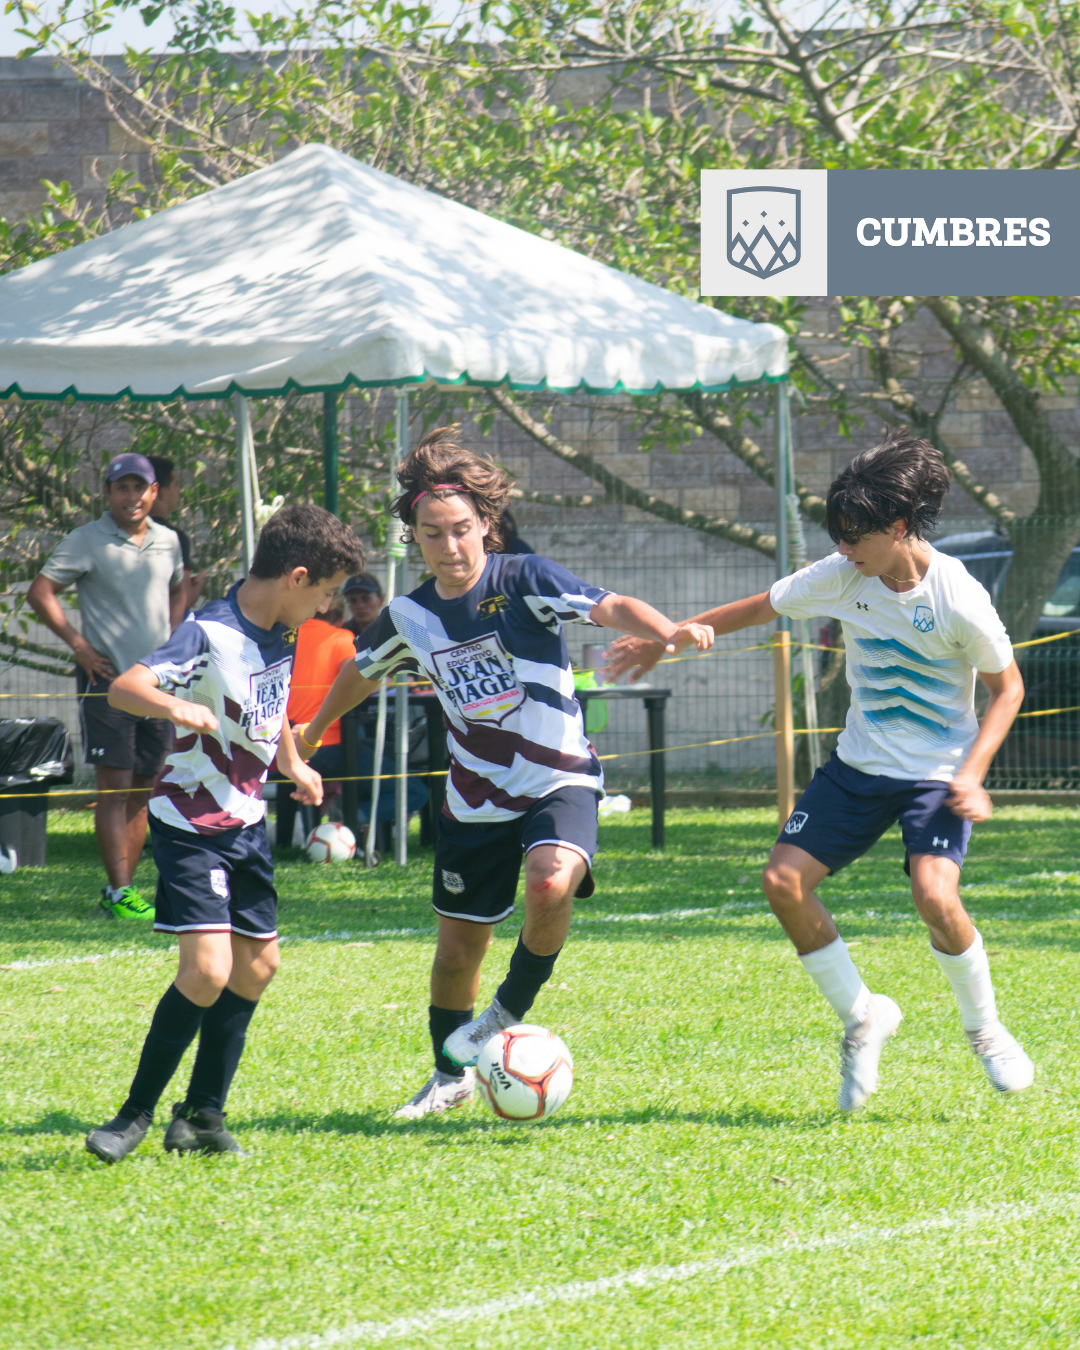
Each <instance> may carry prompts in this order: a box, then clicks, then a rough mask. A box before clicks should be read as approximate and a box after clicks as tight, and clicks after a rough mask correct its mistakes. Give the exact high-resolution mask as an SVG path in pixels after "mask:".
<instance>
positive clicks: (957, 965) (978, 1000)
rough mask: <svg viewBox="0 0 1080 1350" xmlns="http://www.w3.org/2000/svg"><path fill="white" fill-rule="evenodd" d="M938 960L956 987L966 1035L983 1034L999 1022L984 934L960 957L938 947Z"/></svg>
mask: <svg viewBox="0 0 1080 1350" xmlns="http://www.w3.org/2000/svg"><path fill="white" fill-rule="evenodd" d="M930 950H931V951H932V952H933V953H934V960H935V961H936V962H937V963H938V965H939V966H940V967H941V969H942V971H943V972H944V974H945V978H946V979H947V980H948V981H949V983H950V984H951V985H952V990H953V993H954V994H955V995H956V1002H957V1004H958V1005H959V1008H960V1021H961V1023H962V1024H963V1028H964V1030H965V1031H982V1030H983V1028H984V1027H988V1026H989V1025H990V1024H991V1023H992V1022H996V1021H997V1020H998V1015H997V1003H996V1002H995V1000H994V984H993V981H992V980H991V979H990V962H989V961H988V960H987V959H986V948H985V947H984V946H983V940H982V934H981V933H980V932H979V930H978V929H977V928H976V929H975V941H974V942H973V943H972V944H971V946H970V947H969V948H968V949H967V951H966V952H961V953H960V955H959V956H950V955H949V954H948V952H939V951H938V949H937V948H936V947H934V946H931V948H930Z"/></svg>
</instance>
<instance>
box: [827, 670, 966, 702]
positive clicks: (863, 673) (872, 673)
mask: <svg viewBox="0 0 1080 1350" xmlns="http://www.w3.org/2000/svg"><path fill="white" fill-rule="evenodd" d="M851 670H852V674H853V675H857V676H858V677H859V679H860V680H904V681H910V683H911V684H913V685H914V686H915V687H916V688H917V689H920V690H922V692H923V693H924V694H944V695H945V696H946V697H948V696H949V695H952V694H955V693H956V692H957V689H958V686H957V685H956V684H953V683H952V682H951V681H949V680H939V679H938V678H937V676H936V675H927V673H926V672H925V671H923V670H909V669H908V668H907V666H852V668H851Z"/></svg>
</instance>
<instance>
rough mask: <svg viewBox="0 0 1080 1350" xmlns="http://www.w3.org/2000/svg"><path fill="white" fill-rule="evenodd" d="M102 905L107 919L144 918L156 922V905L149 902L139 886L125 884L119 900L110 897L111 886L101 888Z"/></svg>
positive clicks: (146, 921)
mask: <svg viewBox="0 0 1080 1350" xmlns="http://www.w3.org/2000/svg"><path fill="white" fill-rule="evenodd" d="M100 907H101V909H102V910H103V911H104V913H105V917H106V918H107V919H142V920H143V921H144V922H145V923H153V922H154V906H153V905H150V904H147V902H146V901H145V900H144V899H143V897H142V895H141V893H140V892H139V889H138V887H137V886H125V887H124V889H123V890H122V891H121V892H120V897H119V899H117V900H110V899H109V888H108V887H107V886H103V887H102V888H101V902H100Z"/></svg>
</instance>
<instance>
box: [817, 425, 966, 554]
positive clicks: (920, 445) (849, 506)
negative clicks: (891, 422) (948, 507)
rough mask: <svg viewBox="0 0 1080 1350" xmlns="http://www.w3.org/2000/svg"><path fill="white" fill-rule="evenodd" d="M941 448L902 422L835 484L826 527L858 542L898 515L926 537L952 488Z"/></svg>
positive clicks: (835, 537) (836, 537) (836, 538)
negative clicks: (901, 424)
mask: <svg viewBox="0 0 1080 1350" xmlns="http://www.w3.org/2000/svg"><path fill="white" fill-rule="evenodd" d="M949 482H950V480H949V470H948V468H947V467H946V464H945V460H944V459H943V458H942V454H941V451H940V450H938V449H936V448H935V447H934V446H932V445H931V444H930V442H929V441H926V440H923V439H922V438H921V437H920V436H916V435H915V434H914V433H913V432H911V431H910V430H908V428H907V427H896V428H894V429H893V430H892V431H890V432H889V433H888V434H887V435H886V436H885V438H884V439H883V440H882V441H881V442H880V443H879V444H878V445H875V446H874V447H873V449H871V450H864V451H863V452H862V454H860V455H856V456H855V458H854V459H853V460H852V461H851V463H850V464H849V465H848V466H847V468H846V469H844V470H843V471H842V472H841V473H840V474H839V475H838V477H837V478H836V480H835V481H834V482H833V485H832V487H831V488H829V496H828V501H827V503H826V508H825V527H826V529H827V530H828V531H829V537H830V538H831V539H832V541H833V543H834V544H838V543H840V542H841V541H843V542H844V543H845V544H854V543H855V542H856V541H857V540H859V539H861V538H862V537H863V535H865V534H879V533H882V532H884V531H885V530H888V529H889V527H890V526H892V525H894V524H895V523H896V521H898V520H902V521H904V522H906V524H907V531H908V535H909V536H910V537H911V538H913V539H925V538H926V535H927V533H928V532H929V531H931V530H933V528H934V526H935V525H936V524H937V522H938V517H939V516H940V515H941V506H942V503H943V502H944V500H945V494H946V492H948V490H949Z"/></svg>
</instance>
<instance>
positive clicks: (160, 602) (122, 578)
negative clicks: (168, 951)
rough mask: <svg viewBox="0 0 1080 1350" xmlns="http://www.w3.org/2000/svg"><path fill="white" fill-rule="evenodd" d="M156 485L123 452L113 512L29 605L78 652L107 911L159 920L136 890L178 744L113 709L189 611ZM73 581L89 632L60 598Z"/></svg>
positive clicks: (112, 472)
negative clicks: (125, 683)
mask: <svg viewBox="0 0 1080 1350" xmlns="http://www.w3.org/2000/svg"><path fill="white" fill-rule="evenodd" d="M157 493H158V485H157V482H156V478H155V474H154V470H153V466H152V465H151V464H150V461H149V460H148V459H146V458H145V457H144V456H143V455H137V454H131V453H129V454H123V455H117V456H116V458H115V459H113V460H112V462H111V463H110V464H109V467H108V469H107V471H106V473H105V505H106V506H107V507H108V510H107V511H106V513H105V515H103V516H101V517H100V519H98V520H94V521H91V522H90V523H89V524H88V525H80V526H79V528H78V529H77V530H72V532H71V533H70V534H69V535H68V537H67V538H66V539H65V540H64V541H63V543H62V544H61V545H60V546H59V548H57V550H56V552H55V553H54V554H53V555H52V557H51V558H50V559H49V561H48V562H47V563H46V564H45V566H44V567H43V568H42V569H41V572H40V573H39V575H38V576H37V577H36V578H35V580H34V583H33V585H32V586H31V587H30V593H29V595H28V596H27V599H28V600H29V602H30V606H31V608H32V609H33V610H34V612H35V613H36V614H37V615H38V617H39V618H40V619H41V621H42V623H44V624H46V625H47V626H48V627H49V628H51V629H52V631H53V632H54V633H55V634H56V635H57V637H59V638H62V639H63V640H64V641H65V642H66V643H67V644H68V646H69V647H70V648H71V650H72V651H73V652H74V653H75V660H76V661H77V662H78V664H79V670H78V672H77V675H76V680H77V687H78V691H79V693H80V694H82V695H83V698H82V699H81V700H80V704H79V707H80V720H81V722H82V732H83V749H84V752H85V755H86V762H87V763H88V764H93V765H94V767H95V769H96V770H97V786H98V792H99V793H100V794H101V795H100V796H99V797H98V802H97V808H96V814H95V820H94V823H95V826H96V829H97V841H98V848H99V849H100V850H101V857H102V861H103V862H104V864H105V871H106V874H107V876H108V885H107V886H106V887H105V888H104V889H103V890H102V892H101V907H102V909H103V910H104V911H105V913H106V914H107V915H109V916H110V917H111V918H115V919H144V920H147V919H148V920H151V921H152V920H153V917H154V910H153V907H152V906H151V905H148V904H147V903H146V901H145V900H144V899H143V897H142V896H141V895H140V894H139V892H138V890H137V889H136V888H135V886H134V885H133V884H132V882H133V880H134V876H135V868H136V866H137V865H138V861H139V855H140V854H141V853H142V849H143V844H144V842H145V840H146V805H147V801H148V799H149V792H150V788H152V787H153V785H154V781H155V779H156V778H157V776H158V774H159V773H160V772H161V767H162V765H163V764H164V762H165V756H166V754H167V753H168V751H169V750H170V749H171V747H172V725H171V723H169V722H167V721H160V720H158V719H155V718H142V717H133V716H132V715H131V714H130V713H126V712H121V711H120V710H119V709H117V708H110V707H109V701H108V698H107V694H108V690H109V685H110V683H111V682H112V680H113V679H114V678H115V676H117V675H118V674H120V672H121V671H124V670H127V669H128V668H129V667H130V666H133V665H135V664H136V662H138V661H139V660H141V659H142V657H144V656H146V655H147V653H149V652H152V651H154V650H155V649H156V648H158V647H160V646H161V645H162V644H163V643H164V642H166V641H167V639H168V637H169V634H170V633H171V632H172V630H173V629H174V628H175V627H176V625H177V624H178V623H179V622H180V620H181V619H182V618H183V615H184V587H183V581H184V567H183V560H182V557H181V553H180V541H179V539H178V538H177V537H176V535H175V534H174V533H173V531H172V530H170V529H169V528H168V527H167V526H165V525H159V524H156V523H155V522H154V521H153V520H151V518H150V511H151V508H152V507H153V505H154V502H155V500H156V498H157ZM73 582H74V584H75V592H76V594H77V595H78V597H79V617H80V622H81V625H82V632H81V633H80V632H79V631H78V629H76V628H73V627H72V625H71V624H70V623H68V621H67V619H66V618H65V617H64V611H63V608H62V606H61V604H60V601H59V599H58V597H59V594H60V592H61V591H62V590H64V588H65V587H66V586H69V585H71V584H72V583H73Z"/></svg>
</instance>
